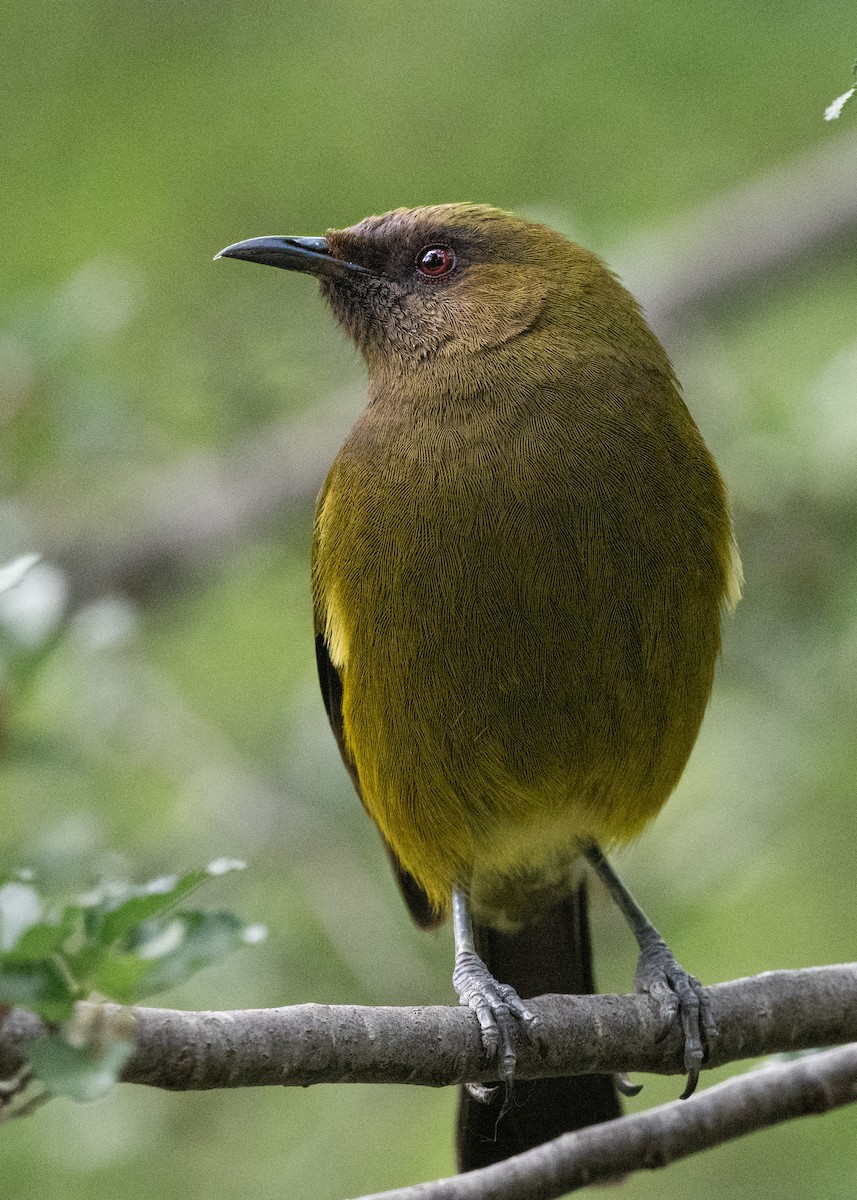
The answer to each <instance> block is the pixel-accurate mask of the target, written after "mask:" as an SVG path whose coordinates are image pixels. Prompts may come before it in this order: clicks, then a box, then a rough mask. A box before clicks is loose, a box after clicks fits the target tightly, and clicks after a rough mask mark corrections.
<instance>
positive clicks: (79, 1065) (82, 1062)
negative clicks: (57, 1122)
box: [27, 1033, 134, 1101]
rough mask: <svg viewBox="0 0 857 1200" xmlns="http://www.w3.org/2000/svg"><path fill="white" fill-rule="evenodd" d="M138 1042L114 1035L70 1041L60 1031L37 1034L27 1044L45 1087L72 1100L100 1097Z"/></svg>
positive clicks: (33, 1065) (34, 1065) (37, 1073)
mask: <svg viewBox="0 0 857 1200" xmlns="http://www.w3.org/2000/svg"><path fill="white" fill-rule="evenodd" d="M133 1049H134V1043H133V1042H130V1041H127V1040H126V1039H125V1038H119V1037H113V1038H110V1039H109V1040H108V1041H107V1042H106V1043H105V1044H102V1045H100V1046H98V1048H97V1049H95V1048H93V1047H92V1046H73V1045H70V1044H69V1043H68V1042H67V1041H66V1040H65V1039H64V1038H63V1037H62V1035H61V1034H59V1033H49V1034H46V1035H45V1036H44V1037H40V1038H37V1039H36V1040H35V1041H33V1042H31V1043H30V1045H29V1046H28V1047H27V1059H28V1060H29V1063H30V1066H31V1067H32V1068H33V1071H34V1072H35V1074H36V1075H37V1077H38V1078H39V1079H40V1080H41V1082H42V1083H43V1084H44V1085H45V1087H46V1088H47V1089H48V1090H49V1091H51V1092H53V1093H54V1094H55V1095H57V1096H68V1097H69V1098H70V1099H72V1100H78V1101H84V1100H96V1099H98V1097H99V1096H103V1095H104V1093H105V1092H106V1091H108V1090H109V1089H110V1088H111V1087H112V1086H113V1084H114V1083H115V1082H116V1080H117V1079H118V1078H119V1074H120V1072H121V1071H122V1068H123V1067H124V1066H125V1063H126V1062H127V1061H128V1059H129V1058H130V1056H131V1053H132V1051H133Z"/></svg>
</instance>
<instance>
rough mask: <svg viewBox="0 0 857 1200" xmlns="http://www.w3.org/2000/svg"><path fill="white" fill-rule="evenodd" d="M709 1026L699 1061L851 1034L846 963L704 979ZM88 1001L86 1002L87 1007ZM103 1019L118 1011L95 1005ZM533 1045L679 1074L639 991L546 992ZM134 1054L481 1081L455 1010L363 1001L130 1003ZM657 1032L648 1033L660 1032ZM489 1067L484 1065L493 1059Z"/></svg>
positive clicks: (197, 1065)
mask: <svg viewBox="0 0 857 1200" xmlns="http://www.w3.org/2000/svg"><path fill="white" fill-rule="evenodd" d="M708 993H709V996H710V997H711V1007H712V1013H713V1015H714V1018H715V1021H716V1022H717V1026H718V1029H719V1031H720V1034H719V1037H718V1039H717V1042H716V1044H715V1046H714V1049H713V1052H712V1054H711V1058H710V1062H709V1064H708V1065H709V1066H720V1065H723V1064H724V1063H729V1062H734V1061H736V1060H738V1059H743V1058H749V1057H755V1056H758V1055H764V1054H773V1053H782V1052H786V1051H792V1050H805V1049H811V1048H813V1047H815V1046H820V1045H828V1046H829V1045H837V1044H840V1043H843V1042H846V1041H853V1040H857V963H849V964H844V965H841V966H832V967H812V968H807V969H805V970H799V971H771V972H766V973H765V974H763V975H756V976H753V977H751V978H748V979H739V980H735V981H734V982H731V983H721V984H717V985H716V986H714V987H711V988H709V989H708ZM85 1007H86V1008H91V1007H92V1006H91V1005H86V1006H85ZM99 1007H100V1008H101V1009H102V1011H103V1015H104V1017H105V1019H106V1020H107V1021H108V1022H109V1021H110V1020H111V1019H112V1018H116V1019H117V1020H118V1019H119V1018H120V1016H121V1015H124V1016H125V1022H124V1024H125V1025H127V1011H128V1010H126V1009H123V1008H122V1007H121V1006H120V1005H111V1004H108V1005H104V1006H99ZM533 1007H534V1008H535V1009H536V1010H537V1011H538V1012H539V1013H540V1015H541V1016H542V1019H543V1022H544V1024H543V1030H542V1037H541V1041H540V1044H539V1045H538V1046H536V1045H531V1044H528V1043H524V1044H522V1045H521V1046H520V1048H519V1052H520V1057H519V1065H518V1075H519V1077H520V1078H522V1079H529V1078H537V1077H541V1076H548V1075H572V1074H592V1073H597V1072H613V1071H647V1072H653V1073H658V1074H677V1075H680V1074H683V1073H684V1071H685V1067H684V1064H683V1058H682V1044H681V1035H680V1033H679V1031H678V1030H677V1029H671V1030H670V1031H669V1032H668V1033H667V1035H666V1036H664V1037H662V1033H663V1029H662V1023H661V1018H660V1012H659V1009H658V1007H657V1005H656V1004H655V1003H654V1002H653V1001H652V1000H651V999H650V998H649V997H647V996H638V995H624V996H604V995H599V996H546V997H541V998H540V999H539V1000H538V1001H535V1002H534V1004H533ZM131 1011H132V1013H133V1018H134V1026H133V1038H134V1042H135V1050H134V1053H133V1055H132V1056H131V1058H130V1059H129V1061H128V1063H127V1065H126V1067H125V1070H124V1071H123V1074H122V1079H123V1080H124V1081H125V1082H127V1083H139V1084H147V1085H149V1086H150V1087H160V1088H166V1089H169V1090H171V1091H190V1090H203V1089H209V1088H233V1087H259V1086H277V1087H283V1086H300V1087H304V1086H307V1085H308V1084H313V1083H411V1084H423V1085H427V1086H430V1087H443V1086H446V1085H449V1084H455V1083H462V1082H464V1081H465V1080H486V1079H490V1078H491V1077H492V1069H491V1068H490V1067H486V1065H485V1062H484V1059H483V1055H482V1048H481V1044H480V1040H479V1034H478V1026H477V1023H476V1021H475V1020H474V1018H473V1015H472V1013H470V1012H469V1011H467V1010H466V1009H462V1008H456V1007H448V1008H445V1007H426V1008H384V1007H377V1008H369V1007H365V1008H364V1007H358V1006H348V1005H343V1006H335V1005H331V1006H328V1005H320V1004H302V1005H297V1006H295V1007H290V1008H272V1009H249V1010H243V1011H241V1010H238V1011H233V1012H178V1011H175V1010H171V1009H157V1008H135V1009H132V1010H131ZM43 1031H44V1025H43V1024H42V1022H41V1021H40V1020H39V1019H38V1018H37V1017H35V1016H33V1015H32V1014H31V1013H27V1012H24V1011H23V1010H20V1009H16V1010H14V1011H13V1012H12V1013H11V1014H10V1015H9V1016H7V1017H6V1019H5V1020H4V1021H2V1022H0V1078H3V1077H8V1076H11V1075H12V1074H14V1072H15V1071H16V1070H18V1069H19V1068H20V1066H21V1065H22V1063H23V1061H24V1057H25V1054H26V1046H27V1042H28V1041H31V1040H32V1039H33V1038H35V1037H38V1036H39V1034H40V1033H42V1032H43ZM659 1039H660V1040H659ZM493 1073H494V1074H495V1073H496V1068H495V1069H494V1072H493Z"/></svg>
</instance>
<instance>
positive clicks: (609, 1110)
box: [217, 203, 742, 1171]
mask: <svg viewBox="0 0 857 1200" xmlns="http://www.w3.org/2000/svg"><path fill="white" fill-rule="evenodd" d="M217 257H218V258H232V259H238V260H244V261H249V262H255V263H261V264H264V265H268V266H273V267H278V268H283V269H286V270H290V271H296V272H301V273H305V274H309V275H312V276H315V277H316V279H317V280H318V282H319V284H320V289H321V294H322V296H323V298H324V300H325V301H326V302H327V305H328V306H329V308H330V309H331V310H332V312H333V315H334V316H335V318H336V319H337V320H338V321H339V323H340V324H341V326H342V327H343V328H344V329H345V331H346V333H347V334H348V336H349V337H350V338H351V340H352V341H353V342H354V343H355V344H356V346H357V348H358V349H359V351H360V352H361V354H362V357H363V359H364V361H365V365H366V369H367V375H368V396H367V403H366V407H365V408H364V410H363V412H362V414H361V415H360V416H359V418H358V419H357V421H356V423H355V425H354V427H353V428H352V430H351V432H350V434H349V435H348V437H347V439H346V441H345V442H344V444H343V446H342V448H341V450H340V451H339V453H338V455H337V456H336V459H335V460H334V462H333V464H332V466H331V468H330V472H329V474H328V476H327V479H326V482H325V483H324V486H323V488H322V490H321V493H320V495H319V498H318V504H317V510H316V518H315V533H314V544H313V552H312V569H311V573H312V592H313V604H314V612H315V641H316V655H317V660H318V673H319V680H320V685H321V691H322V695H323V699H324V704H325V707H326V710H327V715H328V718H329V720H330V724H331V726H332V729H333V733H334V735H335V738H336V741H337V744H338V747H339V751H340V753H341V756H342V759H343V761H344V763H345V766H346V768H347V770H348V772H349V774H350V776H351V779H352V781H353V783H354V786H355V788H356V789H357V792H358V795H359V796H360V799H361V800H362V803H363V805H364V807H365V809H366V810H367V812H368V814H369V816H370V817H371V818H372V819H373V820H374V822H375V824H376V825H377V827H378V830H379V831H380V835H381V839H382V841H383V844H384V846H385V848H386V851H387V853H388V855H389V858H390V861H391V864H392V867H393V871H394V873H395V875H396V877H397V880H398V883H399V885H400V889H401V892H402V895H403V897H404V900H405V902H406V904H407V906H408V908H409V910H410V913H411V915H412V917H413V919H414V920H415V922H416V924H417V925H418V926H420V927H422V928H425V929H431V928H434V927H436V926H437V925H438V924H440V923H441V922H442V921H443V920H444V919H446V918H448V917H450V916H451V918H452V925H453V934H454V943H455V961H454V970H453V984H454V987H455V990H456V991H457V993H458V996H459V1000H460V1002H461V1003H462V1004H464V1005H465V1006H467V1007H469V1008H470V1009H471V1010H472V1011H473V1012H474V1013H475V1016H476V1019H477V1020H478V1027H479V1031H480V1036H481V1039H482V1044H483V1047H484V1050H485V1054H486V1055H487V1057H488V1060H489V1061H490V1062H491V1063H492V1064H494V1066H495V1067H496V1076H497V1080H498V1083H499V1084H502V1085H503V1086H497V1087H494V1088H485V1087H481V1086H480V1085H478V1084H473V1085H469V1086H466V1087H465V1088H464V1089H463V1090H462V1092H461V1099H460V1104H459V1117H458V1135H457V1145H458V1164H459V1169H460V1170H462V1171H467V1170H472V1169H475V1168H478V1167H482V1166H487V1165H489V1164H490V1163H494V1162H499V1161H502V1160H503V1159H505V1158H507V1157H509V1156H511V1155H513V1154H517V1153H520V1152H521V1151H524V1150H527V1149H529V1148H531V1147H533V1146H536V1145H539V1144H541V1143H542V1142H544V1141H547V1140H549V1139H551V1138H553V1137H556V1136H558V1135H559V1134H561V1133H563V1132H566V1131H568V1130H571V1129H576V1128H582V1127H584V1126H586V1125H590V1124H594V1123H598V1122H601V1121H606V1120H611V1119H613V1118H615V1117H616V1116H618V1115H619V1114H620V1112H621V1101H620V1100H619V1096H618V1092H619V1091H626V1092H627V1091H628V1090H629V1085H628V1081H627V1080H626V1079H625V1078H624V1077H615V1078H614V1077H612V1076H607V1075H590V1076H576V1077H566V1078H560V1079H541V1080H533V1081H530V1082H527V1083H525V1084H518V1085H516V1089H515V1091H514V1092H512V1083H513V1080H514V1074H515V1065H516V1046H517V1045H518V1039H519V1038H521V1037H526V1038H531V1039H538V1038H539V1037H540V1036H541V1032H540V1018H539V1016H538V1013H537V1012H534V1011H533V1010H532V1009H531V1008H530V1007H529V1004H528V1001H529V1000H530V999H532V998H533V997H534V996H538V995H543V994H545V993H548V992H560V993H563V992H565V993H569V992H571V993H579V994H584V993H591V992H593V991H594V990H595V981H594V977H593V967H592V949H591V942H590V934H589V927H588V917H587V891H586V888H587V883H586V876H587V866H588V868H589V869H590V870H592V871H594V872H595V874H596V875H597V876H598V877H600V879H601V880H602V881H603V883H605V884H606V886H607V889H608V890H609V892H610V894H611V895H612V896H613V898H614V899H615V900H616V902H617V903H618V906H619V908H620V910H621V911H622V913H623V914H624V916H625V918H626V920H627V921H628V924H629V926H630V929H631V931H632V933H633V934H634V937H635V939H636V941H637V944H638V948H639V960H638V966H637V973H636V987H637V989H638V990H639V991H644V992H649V993H650V994H651V995H652V996H654V997H655V998H656V1000H657V1001H658V1002H659V1003H660V1005H661V1007H662V1010H663V1012H664V1015H665V1019H666V1020H669V1021H676V1022H678V1023H679V1024H680V1026H681V1029H682V1031H683V1034H684V1061H685V1066H686V1069H687V1072H688V1082H687V1085H686V1087H685V1092H684V1095H688V1094H690V1092H691V1091H692V1090H693V1087H694V1086H695V1084H696V1081H697V1079H698V1076H699V1070H700V1067H701V1066H702V1064H703V1061H704V1056H705V1053H706V1048H707V1047H709V1046H710V1045H711V1044H712V1042H713V1040H714V1038H715V1037H716V1026H715V1024H714V1021H713V1019H712V1015H711V1010H710V1006H709V1004H708V1001H707V999H706V995H705V992H704V989H702V987H701V985H700V984H699V982H698V981H697V980H696V979H695V978H694V977H693V976H692V975H690V974H689V973H688V972H687V971H685V970H684V968H683V967H682V966H681V965H680V964H679V963H678V962H677V960H676V959H675V956H674V955H673V954H672V952H671V951H670V950H669V948H668V946H667V945H666V943H665V942H664V940H663V939H662V938H661V936H660V934H659V933H658V932H657V930H656V929H655V927H654V926H653V925H652V923H651V922H650V921H649V919H648V918H647V917H646V915H645V913H644V911H643V910H642V909H641V908H640V906H639V905H638V904H637V902H636V901H635V900H634V898H633V896H632V895H631V893H630V892H629V891H628V889H627V888H626V887H625V885H624V884H623V883H622V881H621V879H620V878H619V876H618V875H617V874H616V872H615V870H614V869H613V867H612V864H611V863H610V861H609V859H608V858H607V856H606V855H607V852H608V851H612V850H613V849H615V848H618V847H620V846H622V845H624V844H626V843H628V842H630V841H631V840H632V839H633V838H634V837H636V836H637V835H638V834H639V833H640V832H641V831H642V830H643V828H644V827H645V826H646V825H647V824H648V822H649V821H650V820H651V819H652V818H653V817H654V816H655V815H656V813H657V812H658V811H659V809H660V808H661V806H662V805H663V803H664V802H665V800H666V799H667V797H668V796H669V795H670V793H671V792H672V791H673V789H674V787H675V785H676V783H677V782H678V779H679V777H680V775H681V773H682V771H683V768H684V766H685V764H686V762H687V759H688V757H689V755H690V752H691V749H692V747H693V744H694V742H695V740H696V737H697V733H698V731H699V727H700V724H701V721H702V718H703V714H704V711H705V708H706V705H707V703H708V699H709V695H710V692H711V688H712V681H713V675H714V670H715V664H716V660H717V659H718V656H719V653H720V649H721V638H722V621H723V616H724V613H725V612H727V611H728V610H731V609H732V608H734V605H735V603H736V602H737V600H738V598H739V596H740V593H741V585H742V572H741V563H740V558H739V555H738V551H737V548H736V543H735V538H734V535H733V529H732V522H731V518H730V513H729V505H728V500H727V496H726V490H725V485H724V483H723V480H722V478H721V476H720V473H719V471H718V468H717V466H716V464H715V462H714V459H713V458H712V456H711V454H710V452H709V451H708V449H707V447H706V445H705V443H704V441H703V439H702V436H701V434H700V433H699V430H698V428H697V426H696V424H695V423H694V421H693V419H692V417H691V415H690V413H689V411H688V409H687V407H686V406H685V403H684V401H683V399H682V396H681V392H680V389H679V384H678V382H677V379H676V376H675V373H674V371H673V368H672V365H671V363H670V360H669V358H668V356H667V354H666V352H665V350H664V349H663V347H662V346H661V344H660V342H659V341H658V339H657V338H656V336H655V334H654V333H653V332H652V330H651V329H650V328H649V326H648V324H647V323H646V320H645V318H644V316H643V314H642V311H641V309H640V306H639V304H638V303H637V301H636V300H635V299H634V298H633V297H632V295H631V294H630V293H629V292H628V291H627V290H626V289H625V288H624V286H623V285H622V284H621V283H620V281H619V280H618V278H617V277H616V276H615V275H614V274H613V273H612V272H611V271H610V270H609V268H608V267H607V266H606V265H605V264H604V263H603V262H602V260H601V259H600V258H598V257H597V256H596V255H595V254H593V253H592V252H590V251H588V250H586V249H584V248H583V247H581V246H579V245H576V244H575V243H573V242H571V241H569V240H567V239H566V238H565V237H564V236H563V235H562V234H560V233H558V232H557V231H555V230H553V229H550V228H548V227H547V226H545V225H542V224H539V223H537V222H534V221H531V220H528V219H526V218H524V217H521V216H517V215H515V214H512V213H509V212H506V211H503V210H501V209H498V208H494V207H491V206H488V205H484V204H473V203H443V204H434V205H428V206H423V207H417V208H398V209H395V210H393V211H391V212H386V213H383V214H381V215H375V216H369V217H366V218H364V219H363V220H361V221H359V222H358V223H356V224H354V225H351V226H348V227H346V228H340V229H330V230H328V232H327V233H326V234H325V235H324V236H322V237H291V236H273V237H255V238H250V239H248V240H244V241H240V242H237V243H234V244H233V245H230V246H227V247H226V248H225V249H224V250H222V251H221V252H220V254H219V255H218V256H217ZM536 1007H537V1006H536Z"/></svg>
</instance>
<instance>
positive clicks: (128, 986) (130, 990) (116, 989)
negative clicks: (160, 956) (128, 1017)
mask: <svg viewBox="0 0 857 1200" xmlns="http://www.w3.org/2000/svg"><path fill="white" fill-rule="evenodd" d="M150 969H151V963H149V962H147V961H146V960H145V959H142V958H139V957H138V956H137V955H136V954H122V953H120V952H118V951H115V950H109V951H107V952H106V953H105V954H104V955H102V957H101V958H100V960H99V963H98V968H97V970H96V971H95V972H94V974H93V975H92V977H91V980H90V981H89V982H90V989H89V990H91V991H96V992H101V994H102V995H104V996H110V997H111V999H113V1000H118V1001H119V1003H120V1004H133V1003H134V1002H135V1001H136V1000H139V999H140V997H141V996H142V995H146V994H148V993H145V992H141V991H140V980H141V979H143V978H144V977H145V975H146V973H147V972H148V971H149V970H150Z"/></svg>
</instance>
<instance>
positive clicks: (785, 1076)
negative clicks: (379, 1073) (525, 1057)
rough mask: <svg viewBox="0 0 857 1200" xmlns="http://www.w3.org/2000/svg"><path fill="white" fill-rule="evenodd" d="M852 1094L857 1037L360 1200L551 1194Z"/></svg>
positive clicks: (487, 1199) (526, 1199)
mask: <svg viewBox="0 0 857 1200" xmlns="http://www.w3.org/2000/svg"><path fill="white" fill-rule="evenodd" d="M855 1100H857V1045H851V1046H846V1047H844V1048H841V1049H838V1050H828V1051H825V1052H824V1053H821V1054H813V1055H809V1056H807V1057H806V1058H803V1059H800V1060H799V1061H798V1062H793V1063H787V1064H778V1065H776V1066H771V1067H765V1068H763V1069H762V1070H759V1071H751V1072H750V1073H749V1074H747V1075H742V1076H739V1078H737V1079H730V1080H727V1082H726V1083H721V1084H717V1085H716V1086H714V1087H711V1088H708V1089H707V1090H706V1091H704V1092H702V1093H700V1094H699V1095H697V1096H694V1097H692V1099H690V1100H673V1101H672V1102H671V1103H669V1104H662V1105H660V1106H659V1107H658V1108H652V1109H649V1111H648V1112H644V1113H635V1114H633V1115H632V1116H629V1117H621V1118H620V1119H618V1120H616V1121H607V1122H605V1123H604V1124H603V1125H592V1126H590V1127H589V1128H588V1129H583V1130H581V1131H580V1132H578V1133H567V1134H565V1135H564V1136H563V1137H560V1138H557V1139H556V1140H555V1141H553V1142H546V1143H545V1144H544V1145H542V1146H538V1147H536V1149H535V1150H529V1151H527V1153H526V1154H519V1155H516V1156H515V1157H514V1158H507V1159H506V1160H505V1161H504V1162H502V1163H498V1164H497V1165H496V1166H491V1167H485V1168H484V1169H482V1170H480V1171H471V1172H470V1173H469V1174H467V1175H457V1176H455V1177H454V1178H452V1179H439V1180H437V1181H435V1182H434V1183H421V1184H417V1185H416V1187H406V1188H395V1189H394V1190H393V1191H391V1192H376V1193H373V1195H371V1196H363V1197H361V1200H554V1198H555V1197H558V1196H564V1195H565V1194H566V1193H567V1192H573V1191H577V1190H578V1188H582V1187H587V1186H589V1185H590V1184H593V1183H598V1182H608V1181H610V1180H616V1179H617V1177H619V1176H622V1175H626V1174H628V1173H630V1172H631V1171H639V1170H641V1169H648V1170H652V1169H655V1168H657V1167H666V1166H668V1165H669V1164H670V1163H673V1162H676V1161H677V1160H678V1159H680V1158H687V1157H688V1155H690V1154H696V1153H698V1152H699V1151H700V1150H707V1149H709V1148H711V1147H712V1146H719V1145H722V1143H723V1142H728V1141H731V1140H732V1139H733V1138H738V1137H742V1136H743V1135H744V1134H746V1133H753V1132H755V1131H756V1130H759V1129H766V1128H768V1127H769V1126H771V1125H778V1124H780V1123H781V1122H782V1121H788V1120H790V1119H791V1118H793V1117H803V1116H809V1115H813V1114H815V1115H817V1114H819V1113H825V1112H829V1111H831V1109H834V1108H840V1107H842V1106H843V1105H845V1104H851V1103H853V1102H854V1101H855Z"/></svg>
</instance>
